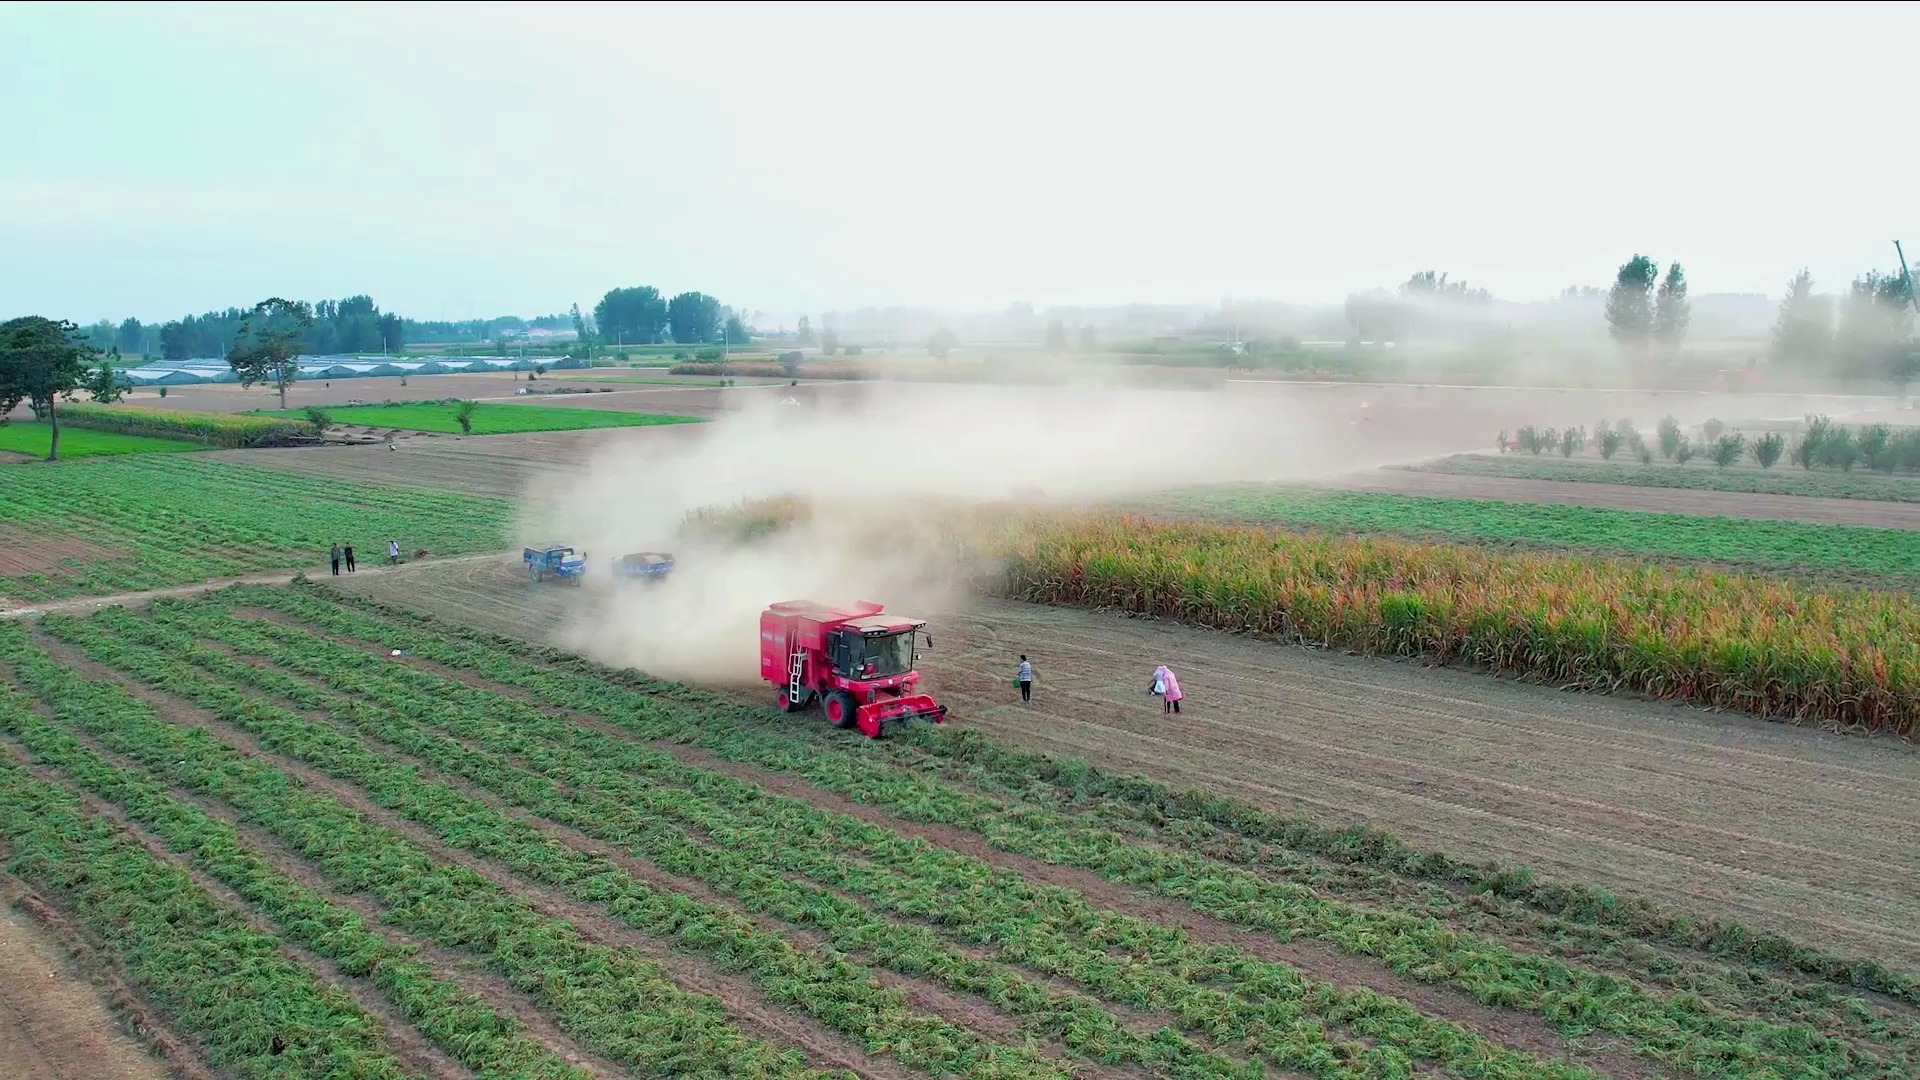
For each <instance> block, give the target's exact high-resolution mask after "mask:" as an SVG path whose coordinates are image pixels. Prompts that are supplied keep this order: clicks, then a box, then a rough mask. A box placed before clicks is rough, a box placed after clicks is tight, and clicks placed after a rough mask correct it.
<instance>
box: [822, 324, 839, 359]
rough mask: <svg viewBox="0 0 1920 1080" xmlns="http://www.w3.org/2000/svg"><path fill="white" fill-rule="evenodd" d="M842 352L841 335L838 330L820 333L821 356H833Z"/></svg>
mask: <svg viewBox="0 0 1920 1080" xmlns="http://www.w3.org/2000/svg"><path fill="white" fill-rule="evenodd" d="M839 350H840V334H839V332H838V331H836V330H832V329H827V330H822V331H820V355H822V356H832V355H833V354H834V353H836V352H838V351H839Z"/></svg>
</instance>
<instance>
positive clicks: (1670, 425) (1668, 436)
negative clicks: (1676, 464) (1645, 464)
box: [1655, 416, 1686, 458]
mask: <svg viewBox="0 0 1920 1080" xmlns="http://www.w3.org/2000/svg"><path fill="white" fill-rule="evenodd" d="M1655 430H1656V431H1657V432H1658V433H1659V440H1660V456H1661V457H1664V458H1670V457H1673V456H1675V455H1676V454H1678V453H1679V451H1680V446H1681V444H1682V443H1683V442H1685V441H1686V440H1685V439H1683V438H1681V436H1680V421H1678V420H1675V419H1674V418H1673V417H1671V416H1663V417H1661V418H1660V426H1659V427H1658V428H1656V429H1655Z"/></svg>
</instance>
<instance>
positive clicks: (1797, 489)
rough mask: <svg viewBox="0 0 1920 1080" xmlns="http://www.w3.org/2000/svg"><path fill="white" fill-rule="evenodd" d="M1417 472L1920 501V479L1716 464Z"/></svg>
mask: <svg viewBox="0 0 1920 1080" xmlns="http://www.w3.org/2000/svg"><path fill="white" fill-rule="evenodd" d="M1408 469H1409V471H1412V472H1432V473H1446V474H1448V475H1452V476H1494V477H1503V478H1509V479H1515V480H1562V481H1570V482H1574V483H1592V484H1619V485H1623V486H1627V487H1653V488H1679V489H1685V490H1690V491H1732V492H1738V493H1741V494H1749V495H1800V496H1806V497H1810V498H1822V499H1865V500H1871V501H1876V502H1920V478H1914V477H1903V476H1876V475H1874V474H1872V473H1834V472H1772V471H1761V470H1759V469H1749V468H1730V469H1717V468H1714V467H1712V466H1710V465H1691V466H1690V465H1669V464H1654V465H1640V464H1629V463H1627V462H1615V461H1557V460H1554V459H1551V458H1533V457H1515V456H1512V455H1504V456H1501V457H1491V456H1488V455H1484V454H1454V455H1451V456H1449V457H1444V458H1440V459H1438V460H1435V461H1429V462H1426V463H1425V464H1421V465H1413V466H1409V467H1408Z"/></svg>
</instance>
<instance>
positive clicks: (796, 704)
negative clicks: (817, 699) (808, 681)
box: [773, 690, 813, 712]
mask: <svg viewBox="0 0 1920 1080" xmlns="http://www.w3.org/2000/svg"><path fill="white" fill-rule="evenodd" d="M773 703H774V705H775V706H776V707H778V708H779V710H780V711H781V712H799V711H800V710H802V709H804V708H806V707H807V706H809V705H811V704H813V691H811V690H802V691H800V700H798V701H792V700H789V699H788V698H787V692H786V691H785V690H782V691H780V693H779V694H778V695H776V696H775V697H774V699H773Z"/></svg>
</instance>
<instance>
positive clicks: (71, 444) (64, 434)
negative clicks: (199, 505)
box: [0, 420, 206, 460]
mask: <svg viewBox="0 0 1920 1080" xmlns="http://www.w3.org/2000/svg"><path fill="white" fill-rule="evenodd" d="M52 438H53V436H52V429H51V428H49V427H48V426H47V425H46V423H45V422H43V421H39V420H30V421H19V420H15V421H11V422H9V423H5V424H0V452H8V453H15V454H30V455H32V456H33V457H41V458H43V457H46V456H47V445H48V443H49V442H51V441H52ZM204 449H206V447H205V446H204V445H202V444H200V443H191V442H182V441H180V440H179V439H154V438H149V437H147V436H145V435H122V434H120V433H119V432H116V431H89V430H87V429H86V428H76V427H68V426H67V425H66V424H61V425H60V457H61V458H62V459H63V460H64V459H66V458H84V457H111V456H113V455H116V454H177V453H179V452H181V451H183V450H204Z"/></svg>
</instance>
